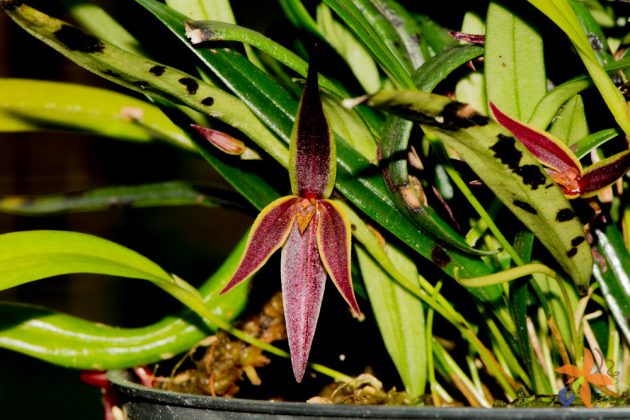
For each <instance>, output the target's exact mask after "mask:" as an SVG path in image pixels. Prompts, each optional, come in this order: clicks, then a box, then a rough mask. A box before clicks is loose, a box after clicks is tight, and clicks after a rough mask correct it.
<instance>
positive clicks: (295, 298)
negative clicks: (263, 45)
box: [221, 63, 363, 382]
mask: <svg viewBox="0 0 630 420" xmlns="http://www.w3.org/2000/svg"><path fill="white" fill-rule="evenodd" d="M290 151H291V158H290V161H289V162H290V169H289V172H290V174H291V187H292V190H293V195H290V196H288V197H282V198H279V199H277V200H275V201H274V202H272V203H271V204H269V205H268V206H267V207H265V208H264V209H263V210H262V211H261V212H260V214H259V215H258V217H257V218H256V220H255V221H254V224H253V226H252V229H251V231H250V234H249V238H248V242H247V245H246V247H245V252H244V254H243V256H242V257H241V261H240V263H239V265H238V267H237V269H236V272H235V273H234V275H233V276H232V278H231V279H230V281H229V282H228V284H227V285H226V286H225V288H224V289H223V290H222V292H221V293H225V292H227V291H229V290H230V289H232V288H234V287H235V286H237V285H238V284H240V283H242V282H243V281H244V280H245V279H247V278H249V277H251V276H252V275H253V274H255V273H256V271H258V270H259V269H260V268H261V267H262V266H263V265H264V264H265V262H267V260H268V259H269V258H270V257H271V255H272V254H273V253H274V252H276V251H277V250H278V249H280V248H282V253H281V257H280V265H281V270H280V279H281V283H282V295H283V303H284V312H285V319H286V326H287V337H288V341H289V350H290V353H291V363H292V366H293V374H294V376H295V379H296V381H298V382H300V381H301V380H302V378H303V377H304V372H305V371H306V365H307V363H308V356H309V353H310V349H311V346H312V343H313V337H314V335H315V328H316V326H317V320H318V318H319V312H320V308H321V304H322V299H323V297H324V286H325V283H326V277H327V276H330V278H331V280H332V281H333V283H334V284H335V286H336V287H337V289H338V290H339V292H340V293H341V295H342V296H343V298H344V299H345V300H346V302H347V303H348V305H349V306H350V309H351V311H352V313H353V314H354V316H356V317H357V318H359V319H361V318H363V315H362V314H361V310H360V309H359V305H358V303H357V300H356V298H355V295H354V289H353V286H352V277H351V275H350V261H351V255H350V245H351V235H350V233H351V228H350V222H349V220H348V218H347V217H346V215H345V214H344V212H343V210H342V209H341V208H340V207H339V206H338V205H337V204H335V202H334V201H332V200H329V199H328V197H329V196H330V194H331V192H332V188H333V186H334V182H335V168H336V167H335V165H336V160H335V146H334V137H333V134H332V131H331V130H330V125H329V124H328V121H327V119H326V116H325V114H324V111H323V108H322V105H321V99H320V96H319V89H318V86H317V72H316V71H315V69H314V66H313V63H311V65H310V67H309V73H308V77H307V81H306V87H305V89H304V93H303V94H302V99H301V101H300V107H299V110H298V115H297V118H296V122H295V127H294V129H293V135H292V136H291V145H290Z"/></svg>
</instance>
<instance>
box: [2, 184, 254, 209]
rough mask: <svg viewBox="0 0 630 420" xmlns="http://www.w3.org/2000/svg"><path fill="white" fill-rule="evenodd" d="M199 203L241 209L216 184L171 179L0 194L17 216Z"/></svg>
mask: <svg viewBox="0 0 630 420" xmlns="http://www.w3.org/2000/svg"><path fill="white" fill-rule="evenodd" d="M182 205H202V206H206V207H220V206H229V207H235V208H240V209H243V208H245V207H246V204H245V203H244V202H243V199H242V198H241V196H240V195H238V194H236V193H234V192H233V191H230V190H227V189H225V188H221V187H219V186H200V185H192V184H190V183H187V182H181V181H171V182H162V183H156V184H143V185H132V186H118V187H106V188H96V189H92V190H87V191H81V192H72V193H67V194H54V195H47V196H22V195H5V196H0V211H3V212H6V213H13V214H21V215H29V216H35V215H48V214H57V213H66V212H74V211H98V210H107V209H110V208H121V207H132V208H140V207H156V206H182Z"/></svg>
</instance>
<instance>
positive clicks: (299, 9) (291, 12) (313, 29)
mask: <svg viewBox="0 0 630 420" xmlns="http://www.w3.org/2000/svg"><path fill="white" fill-rule="evenodd" d="M279 3H280V7H282V10H283V11H284V14H285V15H286V16H287V18H288V19H289V21H291V23H292V24H293V25H294V26H295V27H296V28H299V29H303V30H305V31H308V32H310V33H311V34H313V35H317V36H319V37H321V33H320V32H319V28H318V27H317V22H315V20H313V18H312V17H311V15H310V14H309V13H308V10H306V7H304V5H303V4H302V1H301V0H279Z"/></svg>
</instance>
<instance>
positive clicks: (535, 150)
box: [490, 102, 630, 198]
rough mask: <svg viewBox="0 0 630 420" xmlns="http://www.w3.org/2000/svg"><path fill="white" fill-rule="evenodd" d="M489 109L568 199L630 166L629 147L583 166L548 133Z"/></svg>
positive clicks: (594, 189)
mask: <svg viewBox="0 0 630 420" xmlns="http://www.w3.org/2000/svg"><path fill="white" fill-rule="evenodd" d="M490 109H491V110H492V113H493V114H494V117H495V118H496V120H497V122H498V123H499V124H501V125H502V126H503V127H505V128H507V129H508V130H509V131H511V132H512V134H514V137H516V138H517V139H518V140H519V141H520V142H521V143H523V145H524V146H525V147H527V149H528V150H529V151H530V152H531V153H532V154H533V155H534V156H535V157H536V159H538V160H539V161H540V162H541V163H542V164H543V165H545V166H546V167H547V172H548V173H549V176H550V177H551V179H553V180H554V182H555V183H556V184H558V186H559V187H560V188H561V189H562V192H563V193H564V195H565V196H567V197H568V198H577V197H591V196H594V195H596V194H597V193H598V192H599V191H601V190H602V189H604V188H606V187H607V186H609V185H610V184H612V183H614V182H615V181H616V180H617V179H619V178H621V177H622V176H623V175H624V174H625V173H626V172H627V171H628V169H630V149H628V150H624V151H623V152H620V153H617V154H615V155H613V156H610V157H608V158H606V159H604V160H602V161H600V162H597V163H596V164H594V165H591V166H589V167H588V168H586V169H583V168H582V165H581V163H580V161H579V159H578V158H577V156H576V155H575V153H573V151H571V149H570V148H569V147H568V146H567V145H566V144H564V143H563V142H561V141H560V140H558V139H557V138H555V137H554V136H552V135H551V134H549V133H546V132H544V131H541V130H537V129H535V128H533V127H530V126H528V125H526V124H524V123H522V122H519V121H516V120H514V119H512V118H511V117H509V116H507V115H506V114H504V113H503V112H501V111H500V110H499V109H498V108H497V107H496V106H495V105H494V104H493V103H492V102H490Z"/></svg>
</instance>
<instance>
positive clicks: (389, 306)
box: [355, 245, 427, 397]
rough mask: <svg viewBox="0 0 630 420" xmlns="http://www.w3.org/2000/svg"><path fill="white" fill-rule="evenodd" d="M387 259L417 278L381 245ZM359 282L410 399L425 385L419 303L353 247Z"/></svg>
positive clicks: (408, 264) (398, 255)
mask: <svg viewBox="0 0 630 420" xmlns="http://www.w3.org/2000/svg"><path fill="white" fill-rule="evenodd" d="M385 248H386V252H387V254H388V257H389V258H390V259H391V261H392V263H394V264H395V266H396V267H397V268H398V270H399V271H400V272H401V273H402V274H403V275H404V276H405V277H406V278H408V279H410V281H413V280H412V279H417V278H418V271H417V269H416V266H415V265H414V264H413V262H412V261H411V260H409V259H408V258H407V257H406V256H405V255H404V254H403V253H401V252H400V251H399V250H397V249H395V248H394V247H392V246H387V245H386V246H385ZM355 250H356V253H357V257H358V260H359V265H360V267H361V273H362V275H363V281H364V282H365V287H366V289H367V292H368V295H369V298H370V304H371V305H372V310H373V311H374V316H375V318H376V322H377V323H378V327H379V330H380V332H381V336H382V337H383V341H384V342H385V347H386V348H387V352H388V353H389V355H390V357H391V358H392V360H393V362H394V364H395V365H396V369H397V370H398V373H399V374H400V376H401V378H402V381H403V384H404V385H405V389H406V390H407V392H408V393H409V394H410V396H411V397H417V396H419V395H421V394H423V393H424V388H425V385H426V374H427V372H426V369H427V366H426V355H425V348H426V343H425V322H424V310H423V308H422V304H421V302H420V301H419V300H418V299H417V298H416V297H414V296H413V295H412V294H410V293H409V292H408V291H406V290H405V289H403V288H402V287H401V286H400V285H399V284H398V283H396V282H395V281H394V280H393V279H392V278H391V277H390V276H389V275H388V274H386V273H385V272H384V271H383V269H382V268H381V267H380V266H379V265H378V264H377V263H376V262H375V261H374V260H373V259H372V258H370V257H369V256H368V254H367V253H366V252H365V251H364V250H363V249H362V248H360V247H355Z"/></svg>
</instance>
